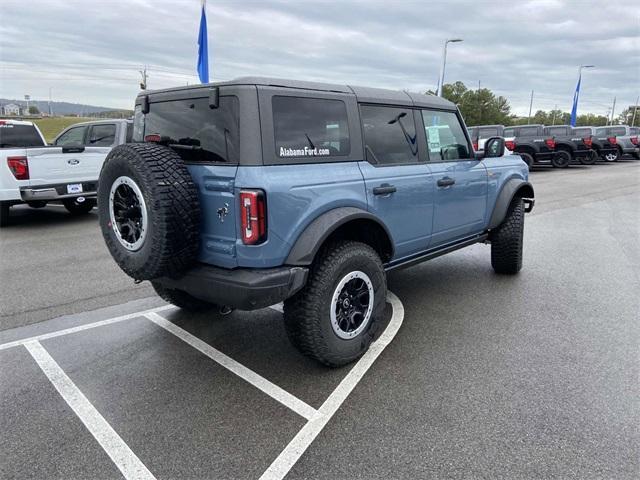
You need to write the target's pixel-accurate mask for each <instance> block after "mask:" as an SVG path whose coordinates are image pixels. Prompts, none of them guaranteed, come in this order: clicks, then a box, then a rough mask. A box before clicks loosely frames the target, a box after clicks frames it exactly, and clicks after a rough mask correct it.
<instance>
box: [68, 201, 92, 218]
mask: <svg viewBox="0 0 640 480" xmlns="http://www.w3.org/2000/svg"><path fill="white" fill-rule="evenodd" d="M62 204H63V205H64V208H66V209H67V211H68V212H69V213H70V214H72V215H84V214H86V213H89V212H90V211H91V210H93V207H95V206H96V201H95V200H93V199H84V200H83V201H82V202H79V201H78V199H77V198H67V199H66V200H64V201H63V202H62Z"/></svg>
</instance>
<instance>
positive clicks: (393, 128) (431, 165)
mask: <svg viewBox="0 0 640 480" xmlns="http://www.w3.org/2000/svg"><path fill="white" fill-rule="evenodd" d="M133 142H134V143H128V144H125V145H120V146H118V147H115V148H114V149H113V150H112V151H111V153H110V154H109V156H108V158H107V159H106V161H105V163H104V166H103V168H102V172H101V175H100V181H99V189H98V208H99V214H100V226H101V229H102V233H103V236H104V239H105V241H106V244H107V247H108V248H109V250H110V252H111V254H112V255H113V258H114V259H115V261H116V262H117V263H118V265H119V266H120V267H121V268H122V270H124V271H125V272H126V273H127V274H128V275H130V276H131V277H132V278H134V279H135V280H137V281H142V280H150V281H151V284H152V285H153V288H154V289H155V290H156V292H157V293H158V294H159V295H160V296H161V297H162V298H163V299H165V300H167V301H168V302H170V303H172V304H174V305H176V306H178V307H181V308H183V309H186V310H193V311H199V310H205V309H211V308H219V309H222V310H223V311H224V310H226V311H228V310H229V309H231V308H238V309H243V310H252V309H258V308H263V307H266V306H269V305H273V304H276V303H278V302H281V301H284V325H285V328H286V331H287V334H288V336H289V338H290V339H291V341H292V343H293V344H294V345H295V346H296V347H297V348H298V349H299V350H300V351H301V352H302V353H304V354H306V355H308V356H310V357H312V358H315V359H317V360H318V361H320V362H322V363H324V364H326V365H329V366H339V365H344V364H346V363H349V362H351V361H353V360H355V359H356V358H358V357H359V356H361V355H362V354H363V353H364V352H365V351H366V350H367V348H368V347H369V345H370V343H371V341H372V339H373V338H374V337H375V334H376V330H377V328H378V327H379V324H380V323H381V322H382V316H383V311H384V305H385V297H386V291H387V284H386V275H385V274H386V272H388V271H390V270H393V269H397V268H400V267H405V266H409V265H413V264H416V263H418V262H422V261H425V260H429V259H431V258H434V257H437V256H439V255H442V254H445V253H449V252H452V251H454V250H457V249H459V248H463V247H466V246H469V245H473V244H475V243H478V242H483V243H490V244H491V265H492V266H493V269H494V270H495V271H496V272H497V273H501V274H515V273H517V272H518V271H519V270H520V269H521V267H522V242H523V227H524V213H525V212H528V211H530V210H531V209H532V208H533V203H534V192H533V188H532V186H531V184H530V183H529V182H528V168H527V165H526V164H525V162H523V161H522V159H521V158H520V157H519V156H517V155H506V156H505V155H504V139H503V138H501V137H494V138H491V139H488V140H487V142H486V144H485V148H484V150H483V151H482V152H474V150H473V148H472V146H471V141H470V139H469V136H468V133H467V130H466V128H465V125H464V122H463V120H462V118H461V116H460V112H459V111H458V109H457V108H456V106H455V105H454V104H452V103H450V102H448V101H446V100H444V99H442V98H439V97H435V96H430V95H420V94H413V93H407V92H400V91H391V90H382V89H374V88H363V87H354V86H347V85H331V84H324V83H313V82H302V81H289V80H279V79H278V80H276V79H269V78H240V79H237V80H234V81H230V82H223V83H215V84H208V85H201V86H188V87H180V88H172V89H167V90H157V91H143V92H141V93H140V94H139V95H138V97H137V99H136V104H135V119H134V132H133Z"/></svg>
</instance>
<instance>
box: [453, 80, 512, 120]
mask: <svg viewBox="0 0 640 480" xmlns="http://www.w3.org/2000/svg"><path fill="white" fill-rule="evenodd" d="M442 96H443V97H444V98H446V99H447V100H449V101H451V102H453V103H455V104H456V105H458V108H459V109H460V113H462V117H463V118H464V121H465V123H466V124H467V125H488V124H505V123H507V122H508V121H509V112H510V110H511V107H510V106H509V101H508V100H507V99H506V98H505V97H496V96H495V95H494V94H493V92H492V91H491V90H489V89H488V88H481V89H479V90H469V89H468V88H467V87H466V86H465V84H464V83H462V82H460V81H458V82H455V83H446V84H445V85H444V86H443V87H442Z"/></svg>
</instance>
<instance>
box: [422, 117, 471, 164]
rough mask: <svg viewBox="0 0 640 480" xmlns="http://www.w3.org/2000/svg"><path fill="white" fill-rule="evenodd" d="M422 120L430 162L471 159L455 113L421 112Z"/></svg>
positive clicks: (465, 138)
mask: <svg viewBox="0 0 640 480" xmlns="http://www.w3.org/2000/svg"><path fill="white" fill-rule="evenodd" d="M422 120H423V121H424V128H425V131H426V134H427V145H428V149H429V160H430V161H431V162H448V161H451V160H459V159H469V158H471V148H470V146H469V142H468V141H467V137H466V136H465V134H464V130H463V129H462V125H461V124H460V120H458V116H457V115H456V114H455V113H453V112H438V111H432V110H422Z"/></svg>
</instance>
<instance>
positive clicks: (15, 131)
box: [0, 123, 44, 148]
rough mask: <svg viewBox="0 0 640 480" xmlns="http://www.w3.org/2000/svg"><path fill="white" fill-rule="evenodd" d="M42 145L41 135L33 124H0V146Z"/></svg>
mask: <svg viewBox="0 0 640 480" xmlns="http://www.w3.org/2000/svg"><path fill="white" fill-rule="evenodd" d="M42 146H44V142H43V141H42V137H40V135H38V131H37V130H36V127H34V126H33V125H13V124H10V123H7V124H4V125H0V148H14V147H42Z"/></svg>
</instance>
